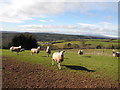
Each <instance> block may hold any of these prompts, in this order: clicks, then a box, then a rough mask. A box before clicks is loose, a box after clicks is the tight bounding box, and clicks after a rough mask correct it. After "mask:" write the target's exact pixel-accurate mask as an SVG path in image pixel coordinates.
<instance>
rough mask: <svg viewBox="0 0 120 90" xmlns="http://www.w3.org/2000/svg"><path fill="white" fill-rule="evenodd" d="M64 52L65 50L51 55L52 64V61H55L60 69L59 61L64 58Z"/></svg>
mask: <svg viewBox="0 0 120 90" xmlns="http://www.w3.org/2000/svg"><path fill="white" fill-rule="evenodd" d="M64 52H65V51H61V52H55V53H53V56H52V65H54V61H56V62H57V64H58V68H59V69H61V66H60V63H61V62H62V61H63V60H64Z"/></svg>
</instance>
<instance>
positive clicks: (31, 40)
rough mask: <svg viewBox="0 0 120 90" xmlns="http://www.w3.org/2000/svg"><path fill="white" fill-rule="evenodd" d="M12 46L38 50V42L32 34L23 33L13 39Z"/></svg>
mask: <svg viewBox="0 0 120 90" xmlns="http://www.w3.org/2000/svg"><path fill="white" fill-rule="evenodd" d="M11 45H13V46H20V45H21V46H22V47H23V48H25V49H27V50H30V49H31V48H36V47H37V46H38V45H37V40H36V39H35V37H34V36H33V35H32V34H29V33H23V34H20V35H16V36H14V37H13V39H12V42H11Z"/></svg>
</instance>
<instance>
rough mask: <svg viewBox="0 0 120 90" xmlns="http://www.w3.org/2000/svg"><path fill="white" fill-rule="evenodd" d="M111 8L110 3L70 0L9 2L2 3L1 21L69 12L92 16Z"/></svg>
mask: <svg viewBox="0 0 120 90" xmlns="http://www.w3.org/2000/svg"><path fill="white" fill-rule="evenodd" d="M87 1H88V0H87ZM106 1H107V0H106ZM111 8H113V6H112V5H111V4H110V3H94V2H93V3H90V2H86V3H85V2H79V1H74V2H72V1H68V0H51V1H49V0H47V1H46V0H45V1H44V0H7V1H2V2H0V11H1V12H0V21H1V22H14V23H21V22H24V21H25V20H31V19H33V18H34V17H40V18H46V17H48V16H49V15H59V14H63V13H65V12H69V11H70V12H75V11H79V12H80V13H82V14H85V13H86V14H91V13H90V12H89V11H90V10H111Z"/></svg>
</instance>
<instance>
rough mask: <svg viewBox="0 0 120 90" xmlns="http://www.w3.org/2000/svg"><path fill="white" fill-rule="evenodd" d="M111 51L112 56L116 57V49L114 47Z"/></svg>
mask: <svg viewBox="0 0 120 90" xmlns="http://www.w3.org/2000/svg"><path fill="white" fill-rule="evenodd" d="M112 53H113V57H116V51H115V50H114V49H113V50H112Z"/></svg>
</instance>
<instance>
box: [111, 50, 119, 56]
mask: <svg viewBox="0 0 120 90" xmlns="http://www.w3.org/2000/svg"><path fill="white" fill-rule="evenodd" d="M112 52H113V57H120V52H116V51H115V50H114V49H113V50H112Z"/></svg>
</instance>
